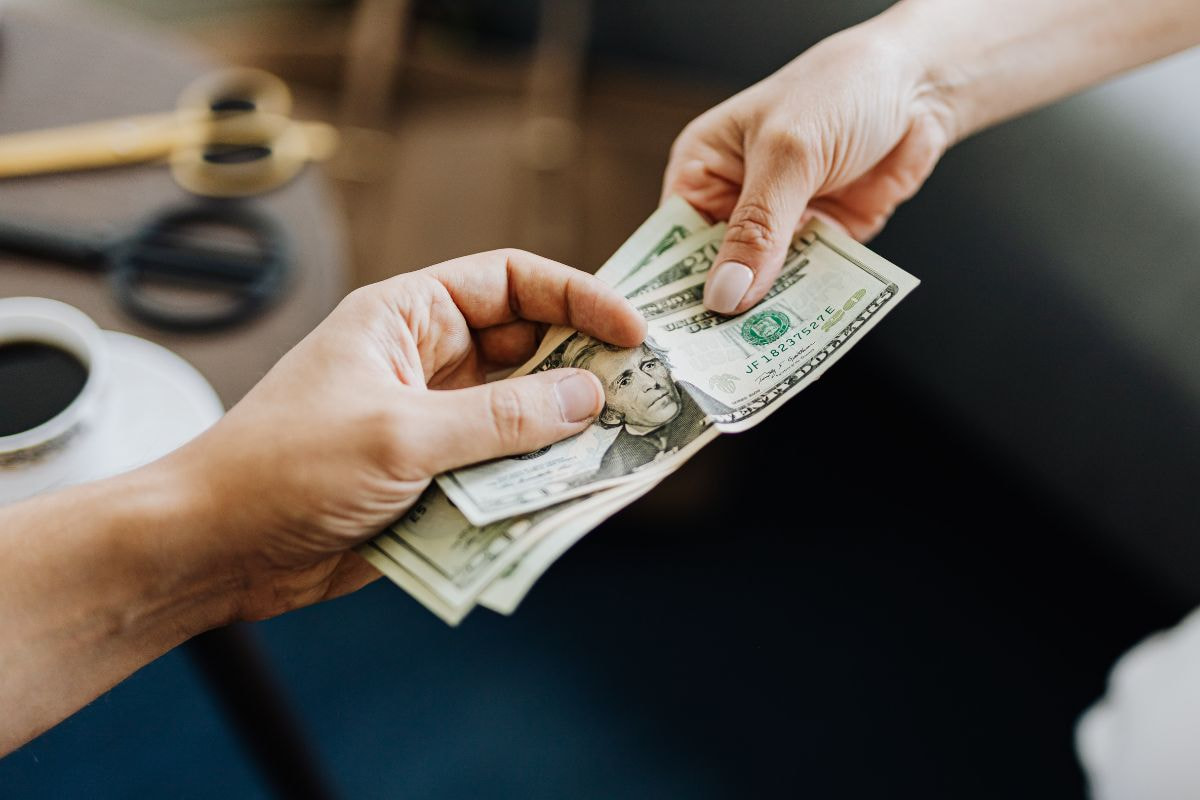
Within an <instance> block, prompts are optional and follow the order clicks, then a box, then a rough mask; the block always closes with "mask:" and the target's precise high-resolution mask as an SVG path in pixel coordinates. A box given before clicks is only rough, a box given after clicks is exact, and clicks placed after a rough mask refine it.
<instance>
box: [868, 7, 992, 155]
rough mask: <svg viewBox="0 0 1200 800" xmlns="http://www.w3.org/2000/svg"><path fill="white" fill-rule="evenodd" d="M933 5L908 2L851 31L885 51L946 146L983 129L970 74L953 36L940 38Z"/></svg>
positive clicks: (920, 111) (917, 109)
mask: <svg viewBox="0 0 1200 800" xmlns="http://www.w3.org/2000/svg"><path fill="white" fill-rule="evenodd" d="M927 6H929V4H928V3H922V2H920V0H907V2H900V3H897V4H896V5H894V6H892V7H891V8H889V9H888V10H887V11H885V12H883V13H882V14H880V15H879V16H877V17H874V18H872V19H870V20H867V21H866V22H864V23H862V24H861V25H859V26H857V28H853V29H851V30H853V31H855V32H857V34H858V35H860V36H862V37H864V38H865V39H867V40H868V41H870V42H872V45H873V47H874V48H875V49H876V50H877V51H878V52H880V53H885V54H886V56H885V57H886V58H887V60H888V63H889V65H890V66H891V68H892V69H893V70H894V73H895V74H896V76H897V77H898V79H899V80H901V81H902V82H903V85H904V88H905V91H907V92H908V93H909V95H910V97H911V107H912V109H913V112H914V115H915V116H921V115H924V116H928V117H930V118H932V119H933V120H934V121H936V123H937V124H938V126H939V127H940V128H941V129H942V131H943V132H944V133H945V137H946V145H947V146H950V145H952V144H954V143H955V142H959V141H962V140H963V139H965V138H966V137H968V136H970V135H971V134H972V133H974V132H975V131H977V130H978V129H979V128H980V127H981V125H980V123H979V121H978V120H977V119H976V115H975V114H974V112H973V106H972V103H971V102H970V92H969V83H970V81H969V76H968V74H967V71H966V69H965V68H964V66H963V63H964V59H962V58H961V56H960V54H956V53H953V52H951V51H950V50H949V49H947V48H948V47H951V46H952V45H953V37H945V36H938V35H936V33H935V32H936V31H937V29H938V27H937V22H936V20H930V19H929V15H930V12H929V11H927Z"/></svg>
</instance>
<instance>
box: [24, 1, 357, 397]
mask: <svg viewBox="0 0 1200 800" xmlns="http://www.w3.org/2000/svg"><path fill="white" fill-rule="evenodd" d="M85 12H88V9H87V8H86V7H84V8H82V9H72V11H71V13H70V14H69V15H68V14H66V13H63V12H62V11H58V12H54V13H46V12H43V11H33V10H30V9H27V8H25V7H15V8H8V9H6V10H5V12H4V16H3V18H2V19H0V134H3V133H10V132H15V131H22V130H34V129H38V128H42V127H51V126H55V125H66V124H71V123H77V122H87V121H93V120H98V119H103V118H105V117H116V116H122V115H127V114H139V113H150V112H155V111H164V110H170V109H173V108H174V107H175V102H176V98H177V97H178V95H179V92H180V91H181V90H182V89H183V88H184V87H185V86H186V85H187V84H188V83H190V82H191V81H192V80H194V79H195V78H196V77H198V76H200V75H202V74H204V73H205V72H206V71H208V70H210V69H212V68H213V67H214V66H216V65H215V64H213V63H212V62H211V61H210V60H208V59H206V58H205V57H204V55H203V53H201V52H199V51H198V50H197V49H196V48H195V47H193V46H191V45H189V44H188V42H187V41H186V40H183V39H179V38H175V37H173V36H171V35H169V34H167V33H164V32H161V31H157V30H154V29H148V28H142V27H138V26H136V25H132V24H122V23H123V20H122V19H121V18H114V17H109V16H107V15H101V14H97V13H95V12H88V13H85ZM189 199H191V196H190V195H188V194H187V193H186V192H184V191H183V190H182V189H180V188H179V187H178V186H177V185H176V184H175V182H174V181H173V180H172V179H171V176H170V173H169V171H168V170H167V168H166V167H164V166H157V165H146V166H136V167H122V168H118V169H108V170H99V171H93V172H80V173H73V174H67V175H51V176H42V177H33V178H18V179H7V180H4V181H0V215H3V216H4V218H5V219H12V220H18V221H28V222H44V223H49V224H51V225H60V224H61V225H62V226H63V228H64V230H68V231H81V232H85V231H91V230H100V231H103V230H114V231H115V230H122V229H126V228H132V227H133V226H134V225H135V224H136V223H137V221H138V220H139V219H141V218H143V217H144V216H146V215H147V214H149V213H152V212H155V211H158V210H160V209H162V208H164V207H166V206H169V205H173V204H176V203H182V202H185V201H187V200H189ZM254 202H255V204H257V205H258V206H259V207H261V208H265V209H266V210H267V211H268V212H270V213H271V214H273V215H274V216H275V217H276V218H277V219H279V220H280V221H281V222H282V223H283V224H284V226H285V228H286V229H287V231H288V232H289V234H290V236H291V242H292V245H293V250H294V252H295V265H294V266H295V269H294V270H293V274H292V277H291V285H290V288H289V291H288V294H287V295H286V296H285V297H284V299H283V301H282V302H280V303H279V304H278V305H276V306H275V307H274V308H273V309H272V310H270V311H269V312H268V313H266V314H265V315H263V316H261V317H259V318H257V319H255V320H254V321H252V322H250V323H249V324H247V325H244V326H241V327H238V328H235V329H231V330H228V331H222V332H218V333H206V334H203V335H197V334H169V333H164V332H162V331H159V330H156V329H154V328H148V327H146V326H144V325H142V324H140V323H138V322H136V321H134V320H131V319H130V318H128V317H127V316H125V315H124V314H123V313H122V312H121V310H120V309H119V308H117V306H116V304H115V302H114V301H113V298H112V296H111V294H110V293H109V291H108V287H107V285H106V284H105V283H104V281H103V279H101V278H99V277H98V276H96V275H90V274H88V273H86V272H82V271H77V270H76V269H73V268H71V267H67V266H61V267H60V266H57V265H52V264H46V263H43V262H34V261H30V260H27V259H21V258H14V257H9V256H6V255H3V254H0V296H5V297H11V296H18V295H33V296H39V297H51V298H54V299H56V300H62V301H63V302H66V303H70V304H71V305H73V306H76V307H78V308H80V309H82V310H83V311H85V312H86V313H87V314H89V315H90V316H91V317H92V318H93V319H94V320H96V323H97V324H98V325H100V327H102V328H107V329H109V330H120V331H126V332H128V333H132V334H136V335H137V336H142V337H144V338H147V339H151V340H153V341H155V342H158V343H159V344H161V345H164V346H166V347H168V348H170V349H171V350H174V351H175V352H176V353H179V354H180V355H181V356H183V357H184V358H186V359H187V360H188V361H189V362H191V363H192V364H193V365H194V366H195V367H196V368H197V369H199V370H200V371H201V372H202V373H203V374H204V376H205V377H206V378H208V380H209V381H210V382H211V383H212V384H213V386H214V387H215V388H216V390H217V393H218V394H219V395H220V396H221V399H222V400H223V401H224V402H225V405H226V407H228V406H230V405H232V404H233V403H235V402H236V401H237V400H238V399H239V398H240V397H241V396H242V395H243V394H245V393H246V391H247V390H249V389H250V387H251V386H253V385H254V384H255V383H256V382H257V381H258V379H259V378H261V377H262V375H263V373H265V372H266V371H267V369H269V368H270V367H271V365H272V364H274V363H275V361H276V360H278V359H279V357H280V356H281V355H283V354H284V353H285V352H286V351H287V350H288V349H290V348H291V347H292V345H294V344H295V343H296V342H297V341H299V340H300V339H301V338H302V337H303V336H304V335H305V334H306V333H308V331H310V330H311V329H312V328H313V327H314V326H315V325H316V324H317V322H319V321H320V320H321V319H323V318H324V317H325V315H326V314H328V313H329V311H330V310H331V309H332V308H333V306H334V305H336V303H337V301H338V300H339V299H340V298H341V296H342V295H343V294H344V292H345V287H346V285H347V272H346V266H345V257H344V249H345V248H344V241H343V232H342V225H341V222H340V219H339V217H338V213H337V211H336V210H335V206H334V204H333V203H332V202H331V197H330V192H329V189H328V187H327V185H326V183H325V181H323V180H322V179H321V178H320V176H319V175H318V174H317V173H316V172H315V171H313V170H312V169H311V168H310V169H309V170H308V171H307V172H306V173H305V174H303V175H302V176H301V177H300V178H298V179H297V180H295V181H293V182H292V183H290V184H288V185H287V186H285V187H283V188H281V189H279V190H276V191H275V192H272V193H270V194H268V195H266V196H264V197H262V198H260V199H258V200H256V201H254Z"/></svg>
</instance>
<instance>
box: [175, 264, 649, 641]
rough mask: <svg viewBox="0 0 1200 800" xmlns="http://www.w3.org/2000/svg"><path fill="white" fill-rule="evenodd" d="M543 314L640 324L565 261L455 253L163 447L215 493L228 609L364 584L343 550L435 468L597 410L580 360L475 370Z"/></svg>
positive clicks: (509, 446) (596, 330)
mask: <svg viewBox="0 0 1200 800" xmlns="http://www.w3.org/2000/svg"><path fill="white" fill-rule="evenodd" d="M545 324H561V325H570V326H572V327H579V328H581V329H583V330H587V331H589V332H591V333H592V334H594V335H596V336H597V337H599V338H600V339H603V340H606V341H611V342H615V343H619V344H622V345H635V344H637V343H638V342H640V341H641V339H642V336H643V333H644V323H643V322H642V320H641V318H640V317H639V316H638V315H637V314H636V313H635V312H634V311H633V309H632V308H631V307H630V305H629V303H628V302H627V301H626V300H624V299H623V298H622V297H621V296H620V295H619V294H618V293H617V292H615V291H613V290H612V289H610V288H608V287H607V286H605V285H604V284H603V283H602V282H600V281H598V280H596V279H595V278H593V277H592V276H590V275H587V274H585V273H582V272H579V271H578V270H574V269H571V268H569V267H566V266H563V265H562V264H557V263H555V262H552V261H549V260H547V259H544V258H541V257H538V256H534V255H531V254H529V253H523V252H520V251H496V252H492V253H483V254H480V255H476V256H467V257H465V258H460V259H455V260H454V261H449V262H446V263H444V264H439V265H437V266H434V267H430V268H428V269H424V270H421V271H419V272H415V273H411V274H408V275H402V276H398V277H396V278H392V279H390V280H387V281H384V282H382V283H379V284H376V285H374V286H368V287H365V288H363V289H360V290H358V291H356V292H354V293H353V294H351V295H350V296H349V297H347V298H346V300H345V301H343V303H342V304H341V305H340V306H339V307H338V308H337V310H335V311H334V312H333V314H331V315H330V317H329V318H328V319H327V320H326V321H325V322H324V323H322V324H321V325H320V326H319V327H318V328H317V329H316V330H315V331H314V332H313V333H312V334H311V335H309V336H308V337H307V338H306V339H305V340H304V341H303V342H302V343H301V344H300V345H298V346H297V347H296V348H295V349H294V350H292V351H291V352H290V353H288V354H287V356H285V357H284V358H283V359H282V360H281V361H280V362H279V363H278V364H277V365H276V366H275V368H274V369H272V370H271V372H270V373H269V374H268V375H267V376H266V377H265V378H264V379H263V380H262V381H261V382H260V383H259V385H258V386H257V387H255V389H254V390H253V391H252V392H251V393H250V394H249V395H247V397H246V398H245V399H244V400H243V401H242V402H241V403H239V404H238V405H237V406H236V407H235V408H234V409H233V410H232V411H231V412H230V413H229V414H228V415H227V416H226V417H225V419H223V420H222V421H221V422H220V423H218V424H217V425H216V426H215V427H214V428H213V429H211V430H210V431H209V432H207V433H206V434H204V435H203V436H201V437H200V438H199V439H198V440H196V441H195V442H194V443H193V444H192V445H190V446H188V447H186V448H184V449H183V450H182V451H180V452H179V453H178V454H177V456H176V457H175V458H174V460H175V462H176V463H177V464H178V465H180V467H181V468H182V469H184V470H186V471H187V472H188V473H189V478H190V479H191V480H194V481H195V484H196V485H198V486H202V487H204V489H205V492H206V493H207V494H208V496H210V497H213V498H218V499H219V501H220V502H219V505H220V508H221V509H222V515H221V518H220V519H219V520H218V521H217V522H216V523H215V525H214V527H215V528H216V530H213V531H210V532H209V533H208V534H207V538H206V540H205V541H206V542H207V543H208V545H209V546H210V549H211V550H214V551H217V550H219V556H220V559H221V561H222V563H223V564H228V565H232V566H231V569H236V570H237V573H238V574H239V575H240V576H241V577H240V578H239V583H240V584H242V585H244V586H245V587H246V590H245V591H244V592H242V593H240V596H239V597H238V599H237V602H238V603H239V604H240V605H241V606H242V607H241V608H240V609H239V614H238V616H240V617H243V618H244V617H250V618H260V617H266V616H271V615H273V614H277V613H280V612H282V611H284V610H287V609H289V608H292V607H296V606H300V605H305V604H307V603H309V602H313V601H315V600H318V599H322V598H324V597H329V596H334V595H338V594H342V593H345V592H347V591H351V590H353V589H355V588H357V587H358V586H360V585H361V584H363V583H365V582H366V581H368V580H370V579H371V578H372V577H374V576H375V573H374V571H373V570H371V569H370V568H369V567H367V566H366V565H365V564H363V563H362V561H361V560H360V559H358V558H355V557H353V556H350V557H347V555H348V554H347V549H348V548H350V547H352V546H353V545H355V544H357V543H358V542H361V541H363V540H364V539H366V538H368V537H369V536H371V535H374V534H375V533H378V531H379V530H380V529H381V528H383V527H384V526H385V525H386V524H388V523H389V522H391V521H392V520H394V519H396V517H398V516H399V515H401V514H403V513H404V512H405V511H406V510H408V508H409V507H410V506H411V505H412V504H413V502H414V500H415V499H416V498H417V496H418V495H419V494H420V493H421V491H422V490H423V489H424V488H425V487H426V485H427V484H428V483H429V480H430V478H431V477H432V476H433V475H434V474H436V473H438V472H441V471H443V470H447V469H452V468H454V467H458V466H462V465H464V464H469V463H474V462H477V461H480V460H484V459H489V458H496V457H499V456H504V455H510V454H513V453H520V452H527V451H529V450H536V449H538V448H540V447H544V446H546V445H548V444H550V443H552V442H555V441H557V440H559V439H562V438H563V437H565V436H568V435H570V434H573V433H577V432H578V431H580V430H582V429H585V428H586V427H587V426H588V425H589V424H590V422H591V420H592V418H594V417H595V416H596V414H597V413H599V411H600V408H601V392H600V387H599V386H598V385H597V382H596V379H595V378H594V377H592V376H591V375H590V374H588V373H587V372H586V371H582V370H556V371H554V372H547V373H544V374H539V375H531V376H527V377H521V378H514V379H512V380H504V381H497V382H493V383H487V384H485V383H484V382H483V379H484V375H486V374H487V373H488V372H490V371H493V370H495V369H497V368H499V367H503V366H511V365H512V364H514V363H517V362H519V361H521V360H523V359H525V358H527V357H528V356H529V355H530V354H531V353H532V351H533V349H534V347H535V345H536V343H537V341H538V338H539V331H540V329H543V328H544V327H545ZM200 544H203V542H202V543H200ZM198 556H199V553H198ZM213 557H214V558H215V557H216V554H215V553H214V556H213ZM205 560H206V562H207V560H208V559H207V558H206V559H205Z"/></svg>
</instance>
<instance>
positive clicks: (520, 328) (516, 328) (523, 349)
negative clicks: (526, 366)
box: [475, 320, 545, 369]
mask: <svg viewBox="0 0 1200 800" xmlns="http://www.w3.org/2000/svg"><path fill="white" fill-rule="evenodd" d="M539 328H540V326H538V325H536V324H534V323H532V322H526V321H524V320H521V321H518V322H506V323H504V324H503V325H497V326H495V327H494V328H484V329H483V330H481V331H479V332H478V333H477V334H476V338H475V341H476V344H477V346H478V347H479V356H480V358H481V359H482V361H483V364H484V367H485V369H488V368H493V367H515V366H517V365H518V364H523V363H525V362H526V361H527V360H528V359H529V358H530V356H532V355H533V353H534V351H535V350H537V346H538V342H540V341H541V339H542V335H543V334H544V333H545V331H544V330H539Z"/></svg>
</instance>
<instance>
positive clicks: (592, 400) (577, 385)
mask: <svg viewBox="0 0 1200 800" xmlns="http://www.w3.org/2000/svg"><path fill="white" fill-rule="evenodd" d="M554 393H555V394H556V395H558V408H559V410H560V411H562V416H563V419H564V420H566V421H567V422H583V421H584V420H585V419H591V418H592V417H593V416H595V413H596V379H595V378H593V377H591V376H590V375H588V374H587V373H586V372H576V373H575V374H574V375H571V376H569V377H566V378H563V379H562V380H561V381H559V382H558V383H556V384H554Z"/></svg>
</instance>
